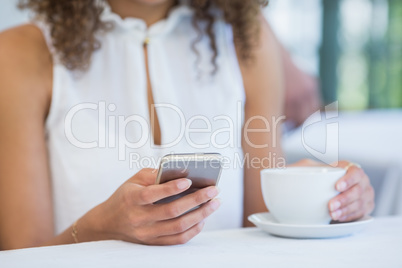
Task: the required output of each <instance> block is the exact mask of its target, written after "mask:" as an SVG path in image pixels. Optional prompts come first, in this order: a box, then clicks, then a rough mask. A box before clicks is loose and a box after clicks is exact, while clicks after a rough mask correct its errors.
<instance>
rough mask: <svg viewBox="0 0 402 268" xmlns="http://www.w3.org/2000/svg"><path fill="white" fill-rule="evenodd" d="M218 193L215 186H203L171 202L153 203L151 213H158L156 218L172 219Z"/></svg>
mask: <svg viewBox="0 0 402 268" xmlns="http://www.w3.org/2000/svg"><path fill="white" fill-rule="evenodd" d="M218 194H219V190H218V188H217V187H215V186H210V187H207V188H203V189H200V190H198V191H196V192H194V193H192V194H188V195H186V196H184V197H182V198H180V199H177V200H175V201H173V202H171V203H168V204H158V205H155V206H154V207H153V209H154V211H153V215H158V216H157V220H167V219H173V218H176V217H179V216H180V215H182V214H183V213H185V212H187V211H189V210H190V209H192V208H194V207H196V206H199V205H201V204H204V203H206V202H208V201H209V200H211V199H212V198H215V197H216V196H217V195H218Z"/></svg>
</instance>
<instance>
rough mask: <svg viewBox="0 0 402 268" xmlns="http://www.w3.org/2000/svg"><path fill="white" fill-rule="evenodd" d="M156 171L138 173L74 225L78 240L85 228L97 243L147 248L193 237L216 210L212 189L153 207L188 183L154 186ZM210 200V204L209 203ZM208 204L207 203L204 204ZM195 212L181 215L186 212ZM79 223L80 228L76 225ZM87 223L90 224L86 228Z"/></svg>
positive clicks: (173, 182) (185, 181) (188, 184)
mask: <svg viewBox="0 0 402 268" xmlns="http://www.w3.org/2000/svg"><path fill="white" fill-rule="evenodd" d="M155 179H156V170H153V169H142V170H141V171H139V172H138V173H137V174H135V175H134V176H133V177H132V178H130V179H129V180H128V181H127V182H125V183H124V184H123V185H122V186H121V187H120V188H119V189H117V190H116V192H115V193H114V194H113V195H112V196H111V197H110V198H109V199H108V200H107V201H105V202H104V203H102V204H100V205H99V206H98V207H96V208H94V209H93V210H92V211H90V212H89V213H87V215H85V216H84V217H83V218H82V219H80V220H79V221H78V224H77V231H78V240H79V241H81V239H80V236H81V237H83V238H84V240H93V239H89V238H86V237H85V235H86V234H85V233H86V230H87V227H86V226H85V225H87V226H91V225H92V226H97V228H96V230H93V229H92V230H88V232H87V234H89V233H94V231H95V233H97V234H98V238H99V239H120V240H124V241H129V242H134V243H141V244H149V245H174V244H183V243H186V242H187V241H189V240H190V239H192V238H193V237H194V236H196V235H197V234H198V233H199V232H200V231H201V230H202V228H203V226H204V220H205V218H207V217H208V216H209V215H211V214H212V213H213V212H214V211H215V210H217V209H218V207H219V205H220V203H219V200H217V199H213V198H214V197H216V196H217V195H218V190H217V188H216V187H214V186H211V187H207V188H204V189H200V190H198V191H196V192H194V193H192V194H189V195H186V196H184V197H182V198H180V199H177V200H175V201H173V202H171V203H167V204H154V202H156V201H158V200H161V199H163V198H166V197H169V196H172V195H176V194H179V193H181V192H184V191H185V190H187V189H188V188H189V187H190V185H191V181H190V180H188V179H177V180H173V181H169V182H167V183H164V184H161V185H155V184H154V183H155ZM212 199H213V200H212ZM210 200H211V201H210ZM208 201H209V202H208ZM197 206H200V207H199V208H197V209H195V210H193V211H191V212H188V213H186V214H184V215H182V214H183V213H185V212H187V211H189V210H190V209H192V208H194V207H197ZM81 220H82V228H80V223H81ZM88 222H91V223H92V224H89V223H88Z"/></svg>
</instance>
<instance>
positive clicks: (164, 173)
mask: <svg viewBox="0 0 402 268" xmlns="http://www.w3.org/2000/svg"><path fill="white" fill-rule="evenodd" d="M221 172H222V156H221V155H220V154H219V153H203V154H202V153H201V154H200V153H197V154H168V155H165V156H164V157H163V158H162V159H161V162H160V164H159V170H158V175H157V177H156V184H162V183H165V182H168V181H171V180H175V179H180V178H187V179H189V180H191V181H192V184H191V187H190V188H189V189H187V190H186V191H184V192H183V193H180V194H178V195H174V196H171V197H167V198H164V199H162V200H160V201H158V202H156V203H169V202H172V201H173V200H176V199H178V198H180V197H183V196H185V195H187V194H190V193H193V192H195V191H197V190H199V189H201V188H205V187H208V186H215V185H218V182H219V178H220V175H221Z"/></svg>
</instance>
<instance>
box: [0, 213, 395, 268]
mask: <svg viewBox="0 0 402 268" xmlns="http://www.w3.org/2000/svg"><path fill="white" fill-rule="evenodd" d="M401 226H402V217H395V218H379V219H376V220H375V221H374V222H372V223H371V224H370V225H369V226H368V227H367V229H365V230H364V231H363V232H361V233H358V234H355V235H353V236H348V237H343V238H335V239H316V240H302V239H288V238H280V237H274V236H271V235H268V234H266V233H264V232H262V231H260V230H259V229H257V228H247V229H236V230H227V231H214V232H203V233H201V234H200V235H199V236H197V237H196V238H194V239H193V240H192V241H190V242H189V243H188V244H185V245H180V246H169V247H155V246H143V245H136V244H130V243H125V242H120V241H101V242H92V243H82V244H74V245H65V246H54V247H43V248H32V249H23V250H14V251H4V252H0V267H30V268H34V267H38V268H39V267H40V268H43V267H57V268H62V267H69V268H71V267H74V268H77V267H97V268H102V267H138V268H143V267H174V268H178V267H185V268H196V267H200V268H211V267H249V268H251V267H252V268H255V267H276V268H277V267H309V268H310V267H336V268H339V267H356V268H357V267H375V268H379V267H387V268H393V267H402V228H401Z"/></svg>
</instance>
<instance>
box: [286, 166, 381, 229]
mask: <svg viewBox="0 0 402 268" xmlns="http://www.w3.org/2000/svg"><path fill="white" fill-rule="evenodd" d="M292 166H323V164H322V163H319V162H316V161H313V160H310V159H304V160H301V161H299V162H297V163H295V164H293V165H292ZM338 167H340V168H346V169H347V171H346V174H345V176H343V177H342V178H340V179H339V180H338V182H337V183H336V185H335V187H336V190H337V191H339V192H340V194H339V195H337V196H336V197H334V198H333V199H332V200H330V201H329V203H328V208H329V212H330V215H331V218H332V219H333V220H335V221H340V222H346V221H353V220H357V219H360V218H362V217H364V216H366V215H369V214H370V213H371V212H372V211H373V210H374V189H373V187H372V186H371V184H370V180H369V178H368V176H367V175H366V173H364V171H363V169H362V168H360V167H359V166H357V165H356V164H353V163H351V162H348V161H340V162H339V163H338Z"/></svg>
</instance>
